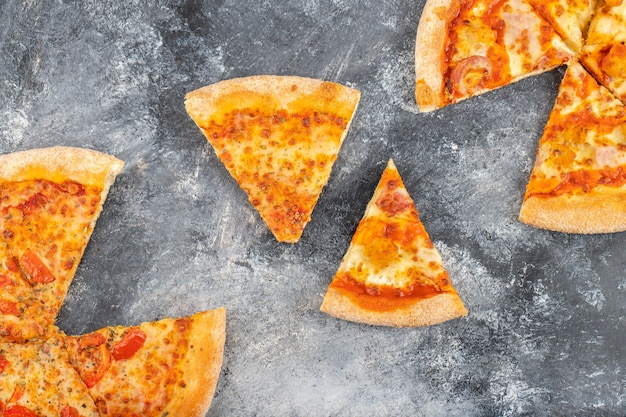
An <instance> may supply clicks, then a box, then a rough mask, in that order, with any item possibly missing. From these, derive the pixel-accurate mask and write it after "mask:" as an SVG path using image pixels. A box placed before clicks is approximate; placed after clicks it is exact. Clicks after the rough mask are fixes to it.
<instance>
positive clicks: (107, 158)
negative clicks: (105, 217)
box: [0, 146, 124, 189]
mask: <svg viewBox="0 0 626 417" xmlns="http://www.w3.org/2000/svg"><path fill="white" fill-rule="evenodd" d="M123 167H124V162H122V161H121V160H119V159H117V158H116V157H114V156H111V155H108V154H105V153H102V152H98V151H94V150H91V149H85V148H74V147H68V146H54V147H50V148H37V149H30V150H26V151H19V152H13V153H9V154H5V155H0V181H27V180H33V179H41V178H44V179H59V180H73V181H76V182H79V183H81V184H90V185H97V186H99V187H102V188H106V189H108V187H109V186H110V185H111V184H112V183H113V180H114V179H115V177H116V176H117V174H119V173H120V171H121V170H122V168H123Z"/></svg>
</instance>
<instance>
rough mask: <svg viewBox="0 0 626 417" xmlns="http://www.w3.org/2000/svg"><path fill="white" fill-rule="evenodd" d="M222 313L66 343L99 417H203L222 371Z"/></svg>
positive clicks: (116, 329)
mask: <svg viewBox="0 0 626 417" xmlns="http://www.w3.org/2000/svg"><path fill="white" fill-rule="evenodd" d="M225 337H226V310H225V309H224V308H219V309H216V310H210V311H205V312H200V313H196V314H194V315H192V316H189V317H182V318H177V319H173V318H168V319H163V320H159V321H155V322H146V323H142V324H140V325H138V326H131V327H125V326H116V327H105V328H102V329H100V330H97V331H95V332H93V333H89V334H86V335H83V336H69V337H67V340H66V343H67V350H68V352H69V356H70V361H71V363H72V364H73V365H74V366H75V367H76V369H77V371H78V373H79V374H80V376H81V378H82V379H83V381H84V382H85V384H86V385H87V387H88V389H89V393H90V394H91V396H92V398H93V399H94V401H95V403H96V405H97V407H98V409H99V410H100V413H101V415H107V416H108V415H110V416H143V417H163V416H186V417H201V416H204V415H205V414H206V412H207V410H208V408H209V406H210V404H211V401H212V399H213V394H214V392H215V388H216V386H217V381H218V377H219V374H220V372H221V367H222V358H223V354H224V342H225Z"/></svg>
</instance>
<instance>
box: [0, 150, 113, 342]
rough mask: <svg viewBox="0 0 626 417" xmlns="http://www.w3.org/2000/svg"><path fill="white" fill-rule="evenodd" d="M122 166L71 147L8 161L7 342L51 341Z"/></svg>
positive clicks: (2, 165)
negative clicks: (49, 332)
mask: <svg viewBox="0 0 626 417" xmlns="http://www.w3.org/2000/svg"><path fill="white" fill-rule="evenodd" d="M122 167H123V163H122V161H120V160H118V159H116V158H114V157H112V156H110V155H106V154H103V153H100V152H96V151H92V150H88V149H80V148H70V147H52V148H44V149H33V150H29V151H22V152H15V153H11V154H6V155H2V156H0V256H2V259H0V265H1V268H2V270H0V300H4V301H3V302H2V304H4V308H0V341H21V340H25V339H29V338H31V337H37V336H44V334H45V332H46V330H47V329H48V328H49V326H50V325H51V324H52V323H53V322H54V319H55V318H56V315H57V313H58V311H59V309H60V308H61V304H62V302H63V299H64V298H65V294H66V292H67V289H68V287H69V285H70V283H71V281H72V279H73V277H74V274H75V272H76V269H77V267H78V264H79V261H80V259H81V257H82V254H83V252H84V250H85V247H86V245H87V242H88V240H89V238H90V236H91V233H92V231H93V228H94V225H95V223H96V220H97V218H98V216H99V214H100V212H101V210H102V205H103V203H104V201H105V199H106V196H107V193H108V191H109V187H110V185H111V184H112V182H113V181H114V179H115V177H116V176H117V174H118V173H119V172H120V170H121V169H122ZM11 303H13V304H14V307H13V304H11ZM20 323H21V324H20ZM20 326H23V327H22V328H21V329H20Z"/></svg>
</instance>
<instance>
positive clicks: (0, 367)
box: [0, 355, 9, 374]
mask: <svg viewBox="0 0 626 417" xmlns="http://www.w3.org/2000/svg"><path fill="white" fill-rule="evenodd" d="M8 365H9V361H8V360H7V358H5V357H4V356H2V355H0V374H1V373H2V372H3V371H4V370H5V369H6V367H7V366H8Z"/></svg>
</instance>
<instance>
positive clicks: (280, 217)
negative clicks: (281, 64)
mask: <svg viewBox="0 0 626 417" xmlns="http://www.w3.org/2000/svg"><path fill="white" fill-rule="evenodd" d="M359 98H360V93H359V91H357V90H354V89H352V88H348V87H345V86H342V85H339V84H336V83H331V82H325V81H320V80H314V79H309V78H302V77H291V76H252V77H246V78H236V79H231V80H224V81H221V82H218V83H216V84H213V85H209V86H207V87H203V88H200V89H198V90H195V91H192V92H190V93H188V94H187V96H186V98H185V107H186V109H187V112H188V114H189V115H190V117H191V118H192V119H193V120H194V122H195V123H196V124H197V125H198V127H199V128H200V130H201V131H202V133H203V134H204V135H205V136H206V138H207V139H208V141H209V142H210V144H211V145H212V146H213V148H214V150H215V153H216V154H217V156H218V157H219V158H220V160H221V161H222V162H223V163H224V165H225V166H226V168H227V170H228V171H229V172H230V174H231V175H232V176H233V178H234V179H235V180H236V181H237V183H238V184H239V186H240V187H241V188H242V189H243V190H244V191H245V192H246V194H247V195H248V198H249V200H250V202H251V203H252V205H253V206H254V207H255V208H256V209H257V211H258V212H259V214H260V215H261V218H263V220H264V221H265V222H266V224H267V225H268V227H269V229H270V230H271V231H272V233H273V234H274V236H275V237H276V239H277V240H278V241H281V242H289V243H295V242H297V241H298V240H299V239H300V237H301V235H302V232H303V230H304V227H305V226H306V224H307V223H308V222H309V221H310V219H311V213H312V211H313V208H314V207H315V204H316V203H317V200H318V198H319V196H320V194H321V192H322V188H323V187H324V186H325V185H326V183H327V181H328V178H329V176H330V173H331V170H332V166H333V163H334V161H335V159H336V158H337V154H338V153H339V149H340V147H341V144H342V142H343V140H344V138H345V136H346V134H347V131H348V128H349V126H350V123H351V121H352V118H353V115H354V112H355V111H356V107H357V104H358V102H359Z"/></svg>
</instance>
